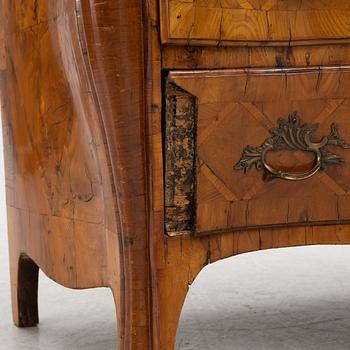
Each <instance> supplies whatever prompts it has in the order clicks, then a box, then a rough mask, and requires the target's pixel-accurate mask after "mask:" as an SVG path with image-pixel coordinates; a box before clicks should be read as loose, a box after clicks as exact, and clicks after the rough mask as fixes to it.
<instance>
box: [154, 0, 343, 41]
mask: <svg viewBox="0 0 350 350" xmlns="http://www.w3.org/2000/svg"><path fill="white" fill-rule="evenodd" d="M160 1H161V23H162V41H163V43H178V44H197V45H202V44H204V45H218V44H220V45H309V44H316V43H332V42H334V43H335V42H339V41H342V42H344V41H349V38H350V12H349V11H350V2H349V1H348V0H305V1H304V0H303V1H300V0H160Z"/></svg>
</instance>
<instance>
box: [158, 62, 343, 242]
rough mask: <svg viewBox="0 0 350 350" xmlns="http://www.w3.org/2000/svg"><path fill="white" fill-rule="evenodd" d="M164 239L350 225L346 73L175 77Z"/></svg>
mask: <svg viewBox="0 0 350 350" xmlns="http://www.w3.org/2000/svg"><path fill="white" fill-rule="evenodd" d="M165 86H166V87H165V116H164V125H163V130H164V140H165V147H164V153H165V222H166V231H167V232H168V234H170V235H176V234H180V233H183V232H195V233H196V234H208V233H215V232H225V231H234V230H242V229H247V228H259V227H274V226H282V225H283V226H288V225H291V226H295V225H313V224H318V225H321V224H330V223H345V222H349V219H350V149H349V147H350V146H349V145H348V143H347V142H349V143H350V69H349V68H348V67H341V68H339V67H338V68H332V67H330V68H322V69H318V68H317V69H316V68H315V69H312V68H308V69H258V70H223V71H220V70H216V71H173V72H170V73H169V75H168V77H167V79H166V84H165Z"/></svg>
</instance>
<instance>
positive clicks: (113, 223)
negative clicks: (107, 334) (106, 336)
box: [0, 0, 350, 350]
mask: <svg viewBox="0 0 350 350" xmlns="http://www.w3.org/2000/svg"><path fill="white" fill-rule="evenodd" d="M183 3H185V2H183ZM187 3H188V5H182V4H181V6H183V8H184V9H185V10H186V6H187V9H188V12H187V14H188V16H187V17H186V16H185V17H184V19H183V22H182V23H181V26H183V27H182V28H181V27H178V28H177V30H178V31H179V32H180V33H181V32H182V31H186V30H187V29H186V28H187V27H186V26H188V25H189V23H190V24H191V23H192V22H191V21H189V19H190V18H191V17H190V16H191V14H190V12H191V11H192V10H191V8H192V7H193V5H194V4H195V5H196V7H198V8H199V10H198V13H197V17H196V18H198V19H200V21H203V20H204V18H205V19H208V18H209V20H210V21H209V22H210V24H211V25H210V26H207V27H206V28H205V29H203V27H198V28H196V30H195V31H193V33H194V34H195V35H201V30H203V32H202V34H205V36H209V35H212V34H211V33H212V28H216V27H217V22H218V18H219V17H218V15H217V13H218V12H220V11H221V9H220V8H218V6H219V3H221V4H222V6H224V7H225V8H226V9H227V10H230V11H231V10H232V11H236V10H237V11H248V12H247V13H250V12H249V11H256V12H261V11H282V12H283V11H299V10H300V11H311V12H315V11H321V12H322V11H323V10H324V11H331V12H332V11H334V13H336V11H345V10H346V8H347V6H348V2H347V1H325V0H319V1H311V0H308V1H302V2H298V4H299V6H300V8H299V7H295V5H296V2H294V1H293V2H286V1H284V2H282V1H272V0H267V1H264V2H261V1H258V0H255V1H253V0H249V1H243V0H240V1H226V0H225V1H221V2H219V1H216V0H212V1H210V2H208V1H205V0H198V1H196V2H193V1H191V0H188V1H187ZM0 4H1V5H0V13H1V19H2V21H0V72H1V73H0V92H1V103H2V117H3V118H2V123H3V134H4V146H5V147H4V148H5V165H6V169H5V170H6V197H7V199H6V200H7V213H8V226H9V247H10V266H11V285H12V304H13V316H14V320H15V323H16V324H17V325H20V326H32V325H35V324H36V323H37V321H38V313H37V272H38V267H39V268H40V269H41V270H43V271H44V272H45V273H46V274H47V275H48V276H49V277H50V278H52V279H54V280H55V281H57V282H58V283H60V284H62V285H64V286H67V287H71V288H90V287H91V288H92V287H100V286H106V287H109V288H111V289H112V291H113V296H114V299H115V304H116V313H117V322H118V349H123V350H134V349H135V350H136V349H145V350H149V349H152V350H153V349H154V350H170V349H173V348H174V343H175V337H176V329H177V324H178V320H179V317H180V313H181V309H182V305H183V302H184V300H185V297H186V294H187V292H188V290H189V287H190V285H191V284H192V282H193V280H194V279H195V278H196V276H197V275H198V273H199V272H200V271H201V270H202V269H203V268H204V267H205V266H207V265H208V264H210V263H213V262H215V261H217V260H219V259H223V258H226V257H230V256H233V255H237V254H240V253H246V252H249V251H254V250H259V249H269V248H277V247H288V246H297V245H306V244H344V243H350V229H349V226H347V225H329V226H317V225H315V226H313V227H306V226H305V227H278V228H272V229H263V228H261V229H253V230H249V231H246V230H241V231H238V232H226V233H217V234H215V235H207V236H195V235H182V236H178V237H169V236H168V235H166V234H165V233H166V232H165V220H164V219H165V206H164V204H165V201H164V200H165V195H164V193H165V191H164V187H165V183H164V142H163V140H164V139H163V136H164V133H163V131H164V124H163V123H162V109H163V108H164V105H163V97H164V91H163V87H162V83H163V82H162V75H164V74H165V72H166V71H167V70H177V69H179V68H192V69H194V68H196V67H198V68H209V69H214V70H217V69H218V68H225V69H227V68H240V67H244V68H247V67H249V66H251V67H259V68H262V67H263V68H267V67H270V68H271V67H272V68H273V67H293V68H295V67H307V66H317V65H332V66H337V65H338V66H339V65H348V64H350V55H349V47H348V46H346V45H345V44H342V45H334V46H333V45H328V46H309V47H292V46H291V47H290V48H288V47H286V48H280V47H278V48H275V47H260V48H231V47H227V48H224V47H211V48H210V47H206V48H205V47H194V46H192V47H190V48H189V47H181V46H177V47H175V46H172V47H170V46H167V47H163V46H162V45H161V40H160V29H159V28H160V26H163V25H164V21H162V22H161V21H160V19H159V15H158V14H159V8H158V6H159V3H158V1H157V0H149V1H144V2H141V1H136V0H106V1H97V0H79V1H70V0H58V1H45V0H28V1H20V0H14V1H13V0H2V1H0ZM174 4H176V1H174ZM208 4H210V16H212V17H207V10H208ZM162 5H163V3H162ZM293 6H294V7H293ZM181 8H182V7H181ZM163 9H164V7H162V10H163ZM186 11H187V10H186ZM186 11H185V12H186ZM321 12H320V13H321ZM237 13H238V12H237ZM257 15H258V13H257ZM330 18H332V17H330ZM337 18H338V17H337ZM315 21H316V22H313V23H319V22H318V20H317V19H315ZM337 21H338V22H339V23H340V27H335V28H330V30H336V31H338V30H340V31H342V30H343V29H344V28H345V27H343V26H342V23H343V22H342V21H343V19H342V16H340V17H339V20H338V19H337ZM209 22H208V23H209ZM338 22H337V23H338ZM310 23H311V22H310ZM325 28H326V27H320V28H317V30H325V32H327V30H328V29H329V28H328V29H327V28H326V29H325ZM339 28H340V29H339ZM303 30H305V34H307V35H309V34H310V32H309V31H308V28H306V29H305V28H304V29H303ZM317 30H316V32H313V34H315V33H317ZM163 33H164V32H163ZM256 33H258V34H259V31H257V32H256ZM256 33H254V35H257V34H256ZM262 33H263V32H262ZM281 33H282V34H283V32H281ZM322 33H323V32H322ZM265 34H266V33H264V35H265ZM277 34H278V35H280V33H279V32H274V35H277ZM259 35H260V34H259ZM322 35H323V34H322ZM186 40H187V39H186ZM320 40H321V41H322V40H325V41H327V40H329V38H328V39H327V37H325V38H323V37H322V38H320ZM214 41H215V42H217V41H218V40H217V39H215V40H214ZM214 41H213V42H214ZM186 43H187V41H186ZM190 43H191V44H193V43H194V41H192V40H191V41H190ZM201 43H206V42H205V41H201ZM209 43H211V41H209ZM274 43H275V42H272V43H271V45H274ZM294 43H296V42H293V43H292V45H294ZM310 43H311V42H310ZM186 74H188V75H189V77H188V78H185V77H184V76H182V77H181V79H180V77H178V78H176V79H180V80H183V81H185V80H186V79H188V81H189V82H191V81H192V82H196V83H195V84H194V85H193V86H189V87H186V89H187V88H188V90H189V91H191V93H193V94H194V95H198V96H200V97H201V98H202V99H203V98H204V99H206V100H207V102H206V103H202V104H200V105H199V115H200V116H201V123H202V122H203V125H202V126H201V128H200V129H201V132H200V135H198V145H201V146H200V147H204V146H205V145H206V144H207V143H208V142H209V143H210V142H211V141H210V140H211V138H212V137H213V135H212V129H220V127H222V126H223V125H224V123H225V122H226V120H227V115H231V113H233V112H235V111H237V110H239V111H241V112H242V113H245V115H248V114H249V118H253V119H252V120H253V121H254V123H258V125H259V128H261V130H262V131H261V132H262V134H263V133H265V132H266V128H265V126H266V127H267V126H268V125H270V124H274V122H275V119H274V118H275V116H276V115H277V114H280V113H281V112H283V113H284V111H287V110H288V111H289V107H290V106H289V105H287V103H285V104H283V103H282V104H281V108H278V106H277V105H276V104H275V103H274V102H273V101H270V99H269V91H266V92H264V91H263V89H262V88H261V87H259V86H258V85H259V84H257V82H255V83H254V79H253V80H252V81H250V83H249V84H248V85H247V92H248V95H247V96H246V100H244V98H242V99H243V100H242V99H237V101H236V102H232V101H231V102H232V103H230V96H232V93H234V94H235V91H236V93H238V91H240V90H239V89H242V86H243V87H244V86H245V85H246V79H245V77H246V73H245V72H243V74H241V78H239V79H242V81H238V80H236V78H234V79H233V78H232V77H229V75H230V73H229V72H225V71H218V72H217V74H218V76H217V77H215V78H214V77H208V76H207V77H205V76H203V72H200V71H199V70H198V71H195V72H187V73H186ZM201 75H202V77H201ZM194 76H195V77H194ZM334 76H337V77H338V78H339V79H338V81H337V84H339V86H341V89H340V88H339V90H334V89H336V88H335V85H336V82H335V80H336V79H334ZM332 77H333V78H332ZM346 77H347V74H340V73H339V72H338V73H336V72H333V73H332V74H331V75H330V78H327V76H326V75H322V74H321V75H320V76H319V78H318V79H314V78H310V77H309V78H308V74H305V73H302V74H300V78H298V79H300V80H301V81H302V82H303V84H304V85H303V87H300V86H299V85H297V84H294V83H293V81H294V80H293V79H295V81H294V82H295V83H296V82H297V80H298V79H296V78H292V79H291V80H290V81H289V82H290V85H289V88H286V85H283V89H285V90H283V89H282V91H285V93H287V94H288V95H289V97H290V99H291V101H292V100H293V101H294V100H295V101H296V100H298V101H299V100H300V102H298V105H300V106H304V105H305V106H304V107H303V108H302V109H303V112H305V113H303V115H304V114H305V116H308V115H309V117H307V118H311V113H310V114H309V113H307V112H310V111H311V107H309V106H307V101H308V100H310V98H312V99H313V107H312V111H313V113H312V117H313V118H315V120H317V121H318V122H319V123H320V124H321V125H322V128H323V127H324V128H325V129H322V128H321V129H320V132H321V133H324V132H325V131H326V130H328V126H329V124H328V121H329V119H330V117H329V116H331V118H332V119H333V118H335V120H337V118H338V119H339V124H340V123H342V126H344V127H345V124H343V123H345V122H344V120H345V119H344V118H345V116H346V114H347V112H348V109H349V105H348V103H347V99H348V96H347V94H348V91H349V89H348V87H347V85H346V84H347V83H348V80H347V78H346ZM200 79H204V80H206V81H207V82H208V81H213V80H215V81H216V82H218V81H219V80H220V79H221V80H222V81H226V80H227V79H229V80H230V81H231V80H232V82H233V80H234V81H235V83H234V84H233V85H234V86H231V87H230V89H229V90H227V91H223V92H220V93H219V90H220V89H219V90H218V88H220V86H221V87H223V86H226V84H222V83H218V84H217V86H216V88H212V89H211V90H210V89H209V88H208V87H206V88H202V89H201V90H202V91H199V92H198V91H196V92H195V91H192V90H193V89H196V85H197V81H199V80H200ZM237 79H238V78H237ZM275 79H277V82H278V81H279V80H278V79H280V78H279V74H276V76H275ZM317 82H318V83H317ZM178 83H179V85H185V84H183V83H181V84H180V82H178ZM237 83H239V84H237ZM284 83H285V82H284ZM250 84H253V85H250ZM281 84H282V83H281ZM309 84H310V85H309ZM214 85H215V84H214ZM254 86H256V88H257V90H256V91H257V92H259V93H260V94H261V96H262V97H263V98H261V102H264V109H261V105H254V101H255V98H253V97H252V96H253V94H254V89H253V88H254ZM315 86H317V89H318V90H317V91H315ZM198 87H202V85H201V84H199V83H198V86H197V88H198ZM226 87H227V86H226ZM271 89H275V87H273V88H272V86H271ZM332 89H333V90H334V91H335V92H334V91H333V92H334V93H330V91H331V90H332ZM273 91H275V90H273ZM270 92H271V91H270ZM298 94H299V95H304V98H297V96H299V95H298ZM292 97H293V98H292ZM321 97H322V98H321ZM319 98H320V99H321V100H322V101H318V102H317V100H318V99H319ZM220 99H221V101H223V103H219V102H218V101H219V100H220ZM224 100H225V101H224ZM253 100H254V101H253ZM341 100H344V101H341ZM203 101H204V100H203ZM259 101H260V100H259ZM282 107H283V108H282ZM287 107H288V108H287ZM265 115H266V117H265ZM271 116H273V118H272V119H271ZM264 125H265V126H264ZM209 126H211V127H210V128H208V127H209ZM346 129H347V130H349V127H348V126H346ZM259 130H260V129H259ZM209 156H210V154H209ZM345 156H346V155H345V154H344V157H345ZM201 165H202V167H201V171H200V173H199V177H200V181H201V183H204V182H206V183H207V185H206V187H205V188H204V187H203V191H201V193H200V196H199V198H201V201H211V202H213V203H215V202H217V203H218V205H217V206H216V207H215V213H216V216H217V218H218V221H220V220H225V219H226V220H228V221H229V222H234V224H237V223H239V220H241V221H242V222H243V223H242V225H244V220H245V217H244V216H243V215H240V213H244V211H245V208H244V206H240V205H239V204H237V201H235V198H236V196H237V194H236V193H235V192H234V191H232V189H230V188H229V186H228V185H227V183H226V182H225V181H221V180H220V179H218V178H217V176H216V173H215V172H213V169H212V168H209V167H208V166H207V165H205V164H204V163H202V164H201ZM347 176H348V174H347V171H344V172H342V171H338V170H337V171H335V172H333V171H331V170H330V171H329V173H328V172H327V173H325V174H324V176H319V177H318V178H317V181H319V186H322V190H320V191H319V193H322V191H323V188H326V189H327V191H328V192H331V193H333V194H335V195H334V197H339V208H341V211H340V212H339V215H340V218H341V220H344V221H346V220H347V219H348V218H349V217H350V210H349V205H348V203H347V196H348V193H349V191H350V188H349V185H348V179H347ZM321 183H322V185H320V184H321ZM259 184H260V185H259ZM256 193H261V194H264V186H261V182H255V184H254V185H253V186H252V187H251V188H250V189H249V190H247V191H246V192H245V195H244V198H245V200H247V201H248V200H249V199H250V200H253V197H254V196H255V194H256ZM220 196H221V197H223V198H225V201H226V202H225V203H224V202H223V201H222V199H220V198H221V197H220ZM264 196H265V197H266V193H265V194H264ZM237 198H238V197H237ZM223 203H224V204H223ZM329 203H331V202H324V201H320V200H318V199H317V198H315V199H314V202H313V203H311V204H312V210H310V213H309V215H310V217H311V218H314V220H317V218H321V220H326V219H327V217H328V216H331V217H332V215H333V214H334V213H333V212H332V205H330V204H329ZM291 208H292V206H291ZM295 208H297V207H295ZM295 208H294V209H293V210H291V213H293V215H294V216H296V217H299V218H300V217H302V213H300V212H298V210H297V209H295ZM277 209H278V208H277ZM333 209H334V208H333ZM263 214H264V213H262V214H260V215H263ZM326 214H327V215H328V216H327V215H326ZM264 215H267V214H264ZM203 218H204V219H205V216H204V217H203Z"/></svg>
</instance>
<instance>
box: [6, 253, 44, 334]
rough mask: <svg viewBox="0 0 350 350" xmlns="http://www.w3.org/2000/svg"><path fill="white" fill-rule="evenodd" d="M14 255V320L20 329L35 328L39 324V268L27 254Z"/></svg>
mask: <svg viewBox="0 0 350 350" xmlns="http://www.w3.org/2000/svg"><path fill="white" fill-rule="evenodd" d="M12 255H13V254H12V253H10V271H11V297H12V313H13V320H14V323H15V324H16V326H18V327H33V326H36V325H37V324H38V322H39V316H38V277H39V268H38V266H37V265H36V264H35V262H34V261H33V260H32V259H30V258H29V257H28V256H27V255H25V254H20V255H18V254H16V256H12Z"/></svg>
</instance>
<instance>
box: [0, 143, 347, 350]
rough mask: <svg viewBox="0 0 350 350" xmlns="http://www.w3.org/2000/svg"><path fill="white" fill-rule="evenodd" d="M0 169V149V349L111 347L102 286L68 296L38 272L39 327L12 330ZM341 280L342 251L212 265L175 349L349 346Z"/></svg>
mask: <svg viewBox="0 0 350 350" xmlns="http://www.w3.org/2000/svg"><path fill="white" fill-rule="evenodd" d="M0 145H2V141H1V139H0ZM1 165H2V149H0V349H1V350H2V349H3V350H21V349H24V350H77V349H84V350H107V349H113V350H114V349H115V342H116V331H115V315H114V304H113V299H112V295H111V293H110V291H109V290H108V289H96V290H84V291H73V290H69V289H66V288H63V287H61V286H59V285H57V284H56V283H54V282H52V281H50V280H49V279H48V278H46V277H45V276H43V275H41V279H40V288H39V294H40V295H39V303H40V308H39V309H40V321H41V323H40V325H39V327H37V328H31V329H17V328H16V327H14V326H13V325H12V321H11V308H10V292H9V276H8V259H7V237H6V215H5V205H4V185H3V179H4V176H3V170H2V166H1ZM349 276H350V246H332V247H330V246H318V247H302V248H289V249H278V250H270V251H265V252H257V253H251V254H245V255H241V256H238V257H235V258H231V259H226V260H224V261H221V262H219V263H216V264H213V265H211V266H209V267H207V268H205V269H204V270H203V272H202V273H201V274H200V275H199V277H198V278H197V280H196V281H195V282H194V284H193V285H192V287H191V290H190V293H189V295H188V298H187V300H186V304H185V307H184V310H183V313H182V317H181V322H180V327H179V331H178V337H177V345H176V349H177V350H195V349H198V350H263V349H266V350H287V349H290V350H313V349H315V350H316V349H317V350H338V349H339V350H340V349H342V350H345V349H350V278H349Z"/></svg>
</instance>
